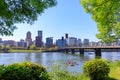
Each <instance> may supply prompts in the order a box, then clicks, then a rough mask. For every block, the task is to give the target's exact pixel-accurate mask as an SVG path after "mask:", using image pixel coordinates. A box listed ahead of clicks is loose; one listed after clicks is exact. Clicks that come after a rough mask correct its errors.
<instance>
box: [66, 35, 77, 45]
mask: <svg viewBox="0 0 120 80" xmlns="http://www.w3.org/2000/svg"><path fill="white" fill-rule="evenodd" d="M76 45H77V38H75V37H69V38H68V46H76Z"/></svg>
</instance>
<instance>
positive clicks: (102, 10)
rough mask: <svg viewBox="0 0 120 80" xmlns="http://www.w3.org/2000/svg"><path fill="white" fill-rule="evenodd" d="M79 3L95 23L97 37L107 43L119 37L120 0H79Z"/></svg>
mask: <svg viewBox="0 0 120 80" xmlns="http://www.w3.org/2000/svg"><path fill="white" fill-rule="evenodd" d="M81 5H82V6H83V7H84V9H85V11H86V12H87V13H90V14H91V15H92V19H93V20H94V21H95V22H96V24H97V28H98V32H99V33H98V34H97V35H96V36H97V38H99V39H100V40H101V41H104V42H107V43H110V42H113V41H116V40H117V39H119V38H120V0H81Z"/></svg>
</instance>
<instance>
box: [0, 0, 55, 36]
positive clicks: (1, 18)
mask: <svg viewBox="0 0 120 80" xmlns="http://www.w3.org/2000/svg"><path fill="white" fill-rule="evenodd" d="M55 5H56V0H0V35H13V31H14V30H15V29H16V28H17V27H16V26H15V25H14V24H15V23H29V24H32V23H33V22H34V21H35V20H37V16H38V15H40V14H41V13H43V12H44V10H45V9H47V8H49V7H53V6H55Z"/></svg>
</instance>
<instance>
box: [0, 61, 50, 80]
mask: <svg viewBox="0 0 120 80" xmlns="http://www.w3.org/2000/svg"><path fill="white" fill-rule="evenodd" d="M0 80H51V78H50V76H49V75H48V72H47V71H46V69H45V68H44V67H42V66H41V65H39V64H35V63H31V62H23V63H13V64H10V65H6V66H5V65H1V66H0Z"/></svg>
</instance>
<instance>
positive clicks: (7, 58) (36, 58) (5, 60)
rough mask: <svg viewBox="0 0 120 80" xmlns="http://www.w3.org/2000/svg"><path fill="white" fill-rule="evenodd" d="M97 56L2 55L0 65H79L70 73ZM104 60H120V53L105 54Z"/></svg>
mask: <svg viewBox="0 0 120 80" xmlns="http://www.w3.org/2000/svg"><path fill="white" fill-rule="evenodd" d="M94 58H95V55H94V53H93V52H91V53H89V52H85V53H84V55H80V54H79V53H75V54H67V53H58V52H50V53H0V65H2V64H6V65H7V64H11V63H14V62H24V61H30V62H35V63H39V64H41V65H43V66H50V65H51V64H52V63H53V61H58V62H61V61H62V62H63V64H66V62H68V61H72V62H75V63H76V64H77V65H74V66H68V67H67V68H68V70H69V71H72V72H73V71H76V72H81V71H82V65H83V63H84V62H86V61H88V60H91V59H94ZM102 58H103V59H107V60H109V61H115V60H120V52H103V53H102Z"/></svg>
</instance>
